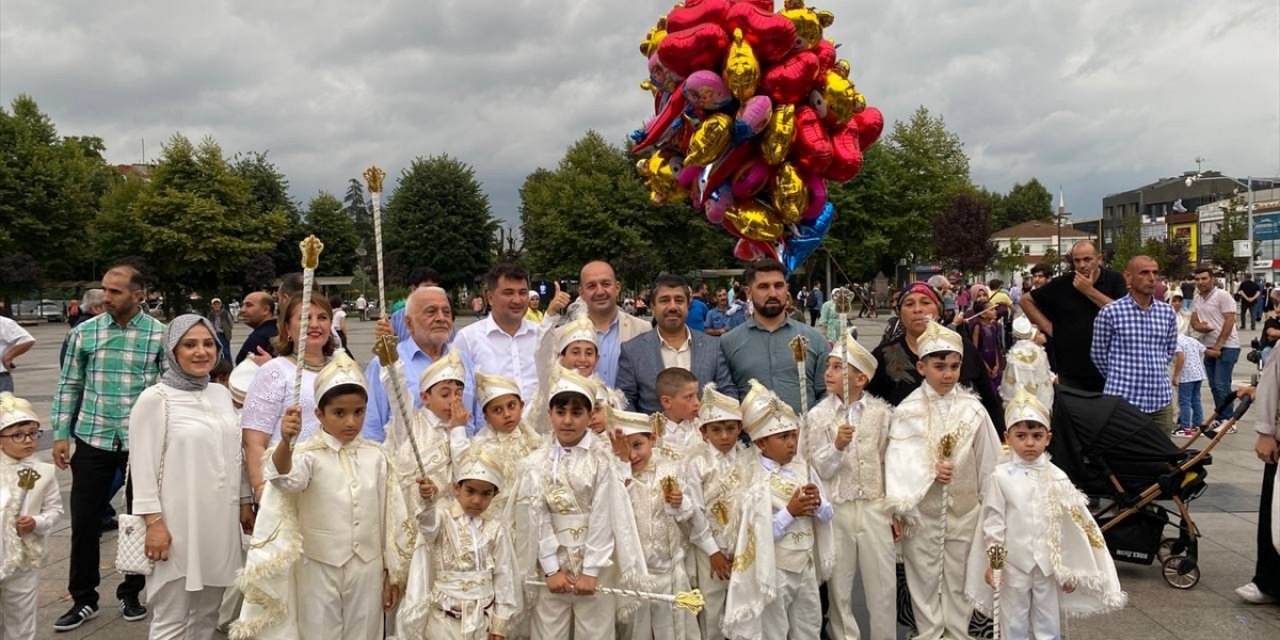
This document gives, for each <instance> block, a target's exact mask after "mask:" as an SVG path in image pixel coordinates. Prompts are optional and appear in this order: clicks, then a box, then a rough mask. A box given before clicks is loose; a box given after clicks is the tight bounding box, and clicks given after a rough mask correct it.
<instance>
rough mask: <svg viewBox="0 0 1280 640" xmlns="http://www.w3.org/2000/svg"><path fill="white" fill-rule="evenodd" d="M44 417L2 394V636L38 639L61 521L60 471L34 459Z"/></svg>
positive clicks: (0, 555)
mask: <svg viewBox="0 0 1280 640" xmlns="http://www.w3.org/2000/svg"><path fill="white" fill-rule="evenodd" d="M39 439H40V419H39V418H38V417H37V416H36V412H35V409H33V408H32V407H31V403H30V402H27V401H26V400H23V399H22V398H18V397H16V396H14V395H13V394H12V393H8V392H4V393H0V638H3V640H18V639H19V638H34V637H36V589H37V587H38V586H39V581H40V565H41V564H42V563H43V561H44V555H45V548H44V538H45V536H46V535H48V533H49V531H50V530H51V529H52V528H53V525H55V524H57V523H58V520H60V519H61V518H62V498H61V492H60V490H59V489H58V479H57V478H56V477H55V476H54V473H55V471H56V469H54V468H53V465H51V464H49V463H48V462H42V461H40V460H36V459H35V458H33V457H32V456H33V455H35V452H36V444H37V442H38V441H39Z"/></svg>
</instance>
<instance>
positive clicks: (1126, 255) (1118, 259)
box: [1110, 216, 1142, 271]
mask: <svg viewBox="0 0 1280 640" xmlns="http://www.w3.org/2000/svg"><path fill="white" fill-rule="evenodd" d="M1137 255H1142V221H1141V220H1140V219H1139V218H1138V216H1125V217H1124V218H1123V219H1122V220H1121V221H1120V232H1119V233H1117V234H1116V236H1115V238H1114V239H1113V240H1112V242H1111V259H1110V262H1111V266H1112V268H1114V269H1116V270H1117V271H1119V270H1122V269H1124V268H1125V267H1126V266H1127V265H1128V264H1129V260H1130V259H1131V258H1133V257H1134V256H1137Z"/></svg>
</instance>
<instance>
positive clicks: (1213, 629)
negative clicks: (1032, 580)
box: [14, 316, 1280, 640]
mask: <svg viewBox="0 0 1280 640" xmlns="http://www.w3.org/2000/svg"><path fill="white" fill-rule="evenodd" d="M471 321H473V320H472V319H471V318H470V317H469V316H468V317H464V318H459V322H458V324H459V325H460V326H461V325H465V324H469V323H470V322H471ZM856 324H857V326H858V329H859V332H860V335H861V340H862V342H863V344H865V345H867V347H868V348H870V347H872V346H874V345H875V344H876V342H877V341H878V340H879V337H880V334H881V332H882V331H883V326H884V320H883V318H882V319H879V320H857V321H856ZM28 330H29V331H31V333H32V335H33V336H35V338H36V341H37V343H36V346H35V348H33V349H32V350H31V351H29V352H28V353H27V354H26V355H24V356H22V357H21V358H19V359H18V367H17V369H16V370H15V371H14V383H15V385H16V387H17V392H18V394H19V395H20V396H23V397H25V398H27V399H28V400H30V401H31V402H32V403H33V404H34V406H35V408H36V411H37V412H38V413H39V415H40V416H41V417H42V419H44V421H43V422H42V425H43V426H42V428H43V429H44V430H45V434H44V437H43V438H42V439H41V444H40V451H39V453H37V455H38V456H40V457H41V458H42V459H44V460H46V461H47V460H49V459H50V458H49V447H50V446H51V444H52V438H51V435H52V434H51V433H50V431H49V425H48V422H47V418H48V415H49V408H50V405H51V403H52V399H53V393H54V390H55V387H56V385H57V379H58V363H57V357H58V350H59V347H60V346H61V343H62V339H63V337H64V336H65V334H66V331H67V327H66V325H65V324H45V325H39V326H33V327H28ZM236 333H237V334H238V335H237V337H236V338H235V339H233V341H232V342H233V349H232V351H233V352H234V351H235V350H236V349H238V347H239V344H240V342H242V341H243V339H244V336H246V335H247V334H248V329H247V328H246V327H244V326H243V325H241V326H238V327H237V331H236ZM347 334H348V338H349V346H350V348H351V351H352V353H354V355H355V357H356V359H357V360H359V361H360V362H361V363H362V364H363V363H366V362H368V360H369V358H370V357H371V356H370V355H369V354H370V349H371V347H372V343H373V323H372V322H364V323H362V322H360V321H359V320H355V319H352V320H349V321H348V329H347ZM1256 335H1257V332H1250V331H1246V332H1242V334H1241V343H1243V344H1245V345H1247V344H1248V341H1249V340H1250V339H1252V338H1253V337H1255V336H1256ZM1251 372H1252V364H1251V363H1248V362H1247V361H1245V359H1244V356H1243V354H1242V355H1241V358H1240V363H1239V364H1238V365H1237V366H1236V370H1235V377H1236V382H1237V383H1241V384H1243V383H1247V382H1248V380H1249V376H1250V374H1251ZM1203 400H1204V403H1205V406H1206V408H1207V407H1211V406H1212V402H1211V400H1210V397H1209V393H1208V390H1207V389H1206V390H1205V391H1204V399H1203ZM1250 418H1252V416H1250ZM1253 442H1254V437H1253V434H1252V429H1251V428H1242V429H1241V430H1240V432H1239V433H1237V434H1233V435H1230V436H1227V437H1226V439H1225V440H1224V441H1223V443H1222V445H1221V446H1220V447H1219V448H1218V449H1216V450H1215V451H1214V461H1213V465H1212V466H1211V467H1209V477H1208V481H1209V488H1208V490H1207V491H1206V492H1205V494H1204V495H1203V496H1202V497H1201V498H1200V499H1199V500H1196V501H1195V502H1194V503H1193V504H1192V507H1191V508H1192V514H1193V517H1194V518H1195V521H1196V524H1197V525H1198V526H1199V527H1200V528H1201V529H1202V533H1203V538H1202V539H1201V542H1200V568H1201V572H1202V578H1201V581H1200V584H1199V585H1198V586H1196V587H1195V588H1194V589H1191V590H1188V591H1179V590H1176V589H1173V588H1171V587H1169V586H1168V585H1166V584H1165V582H1164V579H1163V578H1161V576H1160V569H1159V567H1157V566H1155V565H1152V566H1140V565H1131V564H1124V563H1119V564H1118V567H1117V568H1118V570H1119V573H1120V580H1121V583H1122V585H1123V586H1124V589H1125V590H1126V591H1127V592H1128V593H1129V605H1128V606H1127V607H1126V608H1125V609H1124V610H1123V611H1119V612H1116V613H1113V614H1109V615H1105V616H1095V617H1092V618H1087V619H1083V620H1069V621H1067V622H1066V625H1065V628H1064V631H1065V635H1066V637H1067V638H1070V639H1071V640H1111V639H1116V640H1204V639H1206V638H1230V639H1231V640H1253V639H1258V640H1277V639H1278V638H1280V606H1275V605H1265V606H1255V605H1246V604H1243V603H1242V602H1240V600H1239V599H1238V598H1237V597H1236V596H1235V594H1234V593H1232V590H1233V589H1235V588H1236V587H1238V586H1240V585H1242V584H1244V583H1245V582H1247V581H1248V580H1249V579H1250V577H1251V576H1252V575H1253V564H1254V559H1255V557H1256V556H1255V543H1254V535H1255V531H1256V529H1257V521H1258V514H1257V508H1258V497H1257V496H1258V492H1259V487H1260V479H1261V478H1260V477H1261V471H1262V463H1261V462H1259V461H1258V459H1257V458H1256V457H1255V456H1254V454H1253ZM58 480H59V482H60V483H61V486H62V492H63V504H64V505H66V504H68V499H67V494H68V492H69V491H70V488H71V473H70V471H60V472H59V473H58ZM122 500H123V493H122V494H121V496H118V498H117V501H116V502H117V506H116V508H117V509H118V510H119V509H120V502H121V501H122ZM70 525H71V520H70V514H67V515H65V516H64V517H63V519H62V521H61V522H60V523H59V524H58V525H57V526H56V527H55V528H54V531H53V533H52V534H51V535H50V537H49V539H48V544H47V548H48V556H47V558H46V560H45V565H44V568H43V569H42V570H41V576H40V590H39V597H38V599H37V601H38V606H39V608H40V611H39V622H38V624H39V629H38V631H37V634H36V637H37V638H55V637H56V638H59V639H60V640H62V639H65V640H72V639H79V638H94V639H95V640H134V639H141V638H146V637H147V624H148V623H147V622H145V621H143V622H125V621H124V620H123V619H122V618H121V617H120V613H119V610H118V609H117V608H116V599H115V587H116V585H117V584H119V582H120V580H121V576H120V574H119V573H117V572H116V571H115V569H114V566H113V560H114V558H115V538H116V534H115V532H106V533H104V534H103V536H102V574H103V578H102V587H101V589H100V593H101V600H100V606H101V607H102V610H101V614H100V615H99V616H98V617H97V618H96V619H94V620H91V621H89V622H88V623H86V624H85V625H84V626H82V627H80V628H79V629H76V630H74V631H70V632H67V633H61V634H60V633H55V632H54V631H53V629H52V625H53V621H54V620H55V619H57V617H58V616H60V615H62V613H63V612H65V611H66V609H67V608H69V607H70V605H71V603H70V600H69V596H68V595H67V593H66V580H67V562H68V555H69V548H70V539H71V537H70V536H71V531H70ZM1168 534H1169V532H1168V530H1166V535H1168ZM858 616H859V618H860V619H861V621H862V628H863V629H866V628H867V627H866V610H865V608H860V609H859V611H858ZM905 633H906V632H905V630H904V629H899V637H900V638H905V637H906V635H905ZM218 637H224V636H221V635H219V636H218Z"/></svg>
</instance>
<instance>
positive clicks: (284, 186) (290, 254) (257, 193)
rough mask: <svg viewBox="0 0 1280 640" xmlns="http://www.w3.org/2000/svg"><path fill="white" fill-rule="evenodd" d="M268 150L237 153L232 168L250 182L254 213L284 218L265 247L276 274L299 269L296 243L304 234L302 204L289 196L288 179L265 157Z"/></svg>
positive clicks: (300, 268) (266, 216)
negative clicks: (274, 235) (282, 225)
mask: <svg viewBox="0 0 1280 640" xmlns="http://www.w3.org/2000/svg"><path fill="white" fill-rule="evenodd" d="M267 153H268V152H257V151H250V152H247V153H237V154H236V155H235V157H234V158H233V159H232V163H231V172H232V173H233V174H235V175H237V176H239V177H241V178H243V179H245V180H247V181H248V183H249V192H250V194H251V196H252V197H251V206H252V207H253V211H254V215H256V216H259V217H264V218H271V219H277V218H279V219H283V220H284V227H283V228H282V229H281V230H280V235H278V236H276V239H275V241H274V242H273V243H272V247H271V248H270V249H269V250H268V251H267V253H268V254H270V256H271V261H272V264H274V265H275V267H274V270H275V272H276V274H278V275H279V274H285V273H292V272H294V271H301V270H302V250H301V249H299V248H298V243H299V242H301V241H302V239H303V238H305V237H306V235H307V234H306V233H304V232H303V229H302V210H301V209H302V207H301V205H300V204H299V203H298V202H297V201H296V200H294V199H293V198H290V197H289V180H288V178H286V177H285V176H284V173H283V172H281V171H280V169H279V168H278V167H276V165H275V163H273V162H271V160H269V159H268V158H267Z"/></svg>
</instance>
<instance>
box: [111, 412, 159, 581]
mask: <svg viewBox="0 0 1280 640" xmlns="http://www.w3.org/2000/svg"><path fill="white" fill-rule="evenodd" d="M160 397H161V398H163V399H164V438H163V439H162V440H161V443H162V444H161V446H160V473H159V474H158V476H157V478H156V493H157V496H158V495H159V492H160V488H161V487H162V486H163V485H164V459H165V454H166V453H168V449H169V398H168V397H166V396H165V394H164V392H160ZM132 463H133V453H132V452H130V454H129V457H128V458H126V461H125V465H124V481H125V486H128V485H129V474H130V472H131V471H132ZM129 506H130V505H129V504H128V501H127V500H126V504H125V513H122V514H120V515H118V516H116V522H117V523H118V525H119V529H118V531H117V536H116V570H118V571H119V572H121V573H127V574H133V575H140V576H149V575H151V572H152V571H153V570H154V569H155V567H156V563H155V561H154V560H151V559H150V558H148V557H147V522H146V518H144V517H143V516H139V515H132V514H130V513H128V511H129Z"/></svg>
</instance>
